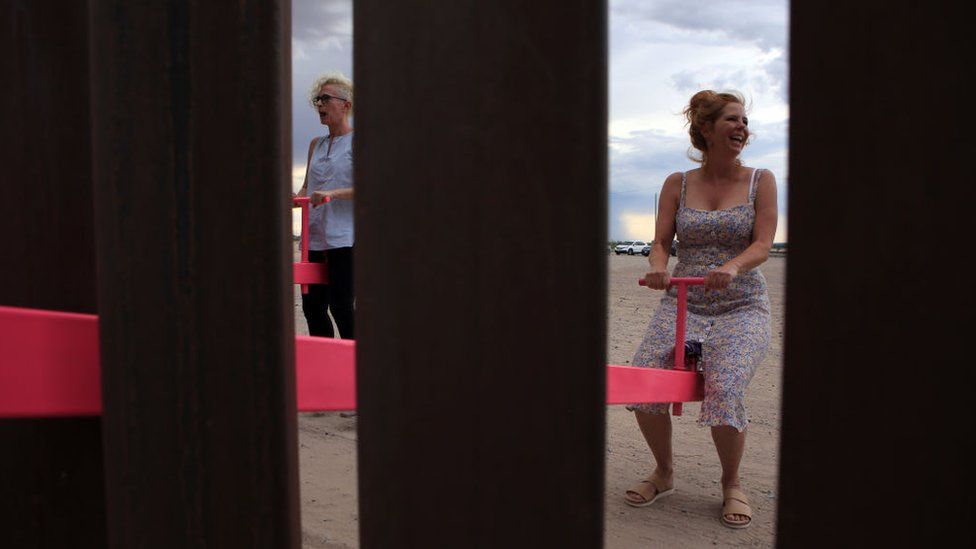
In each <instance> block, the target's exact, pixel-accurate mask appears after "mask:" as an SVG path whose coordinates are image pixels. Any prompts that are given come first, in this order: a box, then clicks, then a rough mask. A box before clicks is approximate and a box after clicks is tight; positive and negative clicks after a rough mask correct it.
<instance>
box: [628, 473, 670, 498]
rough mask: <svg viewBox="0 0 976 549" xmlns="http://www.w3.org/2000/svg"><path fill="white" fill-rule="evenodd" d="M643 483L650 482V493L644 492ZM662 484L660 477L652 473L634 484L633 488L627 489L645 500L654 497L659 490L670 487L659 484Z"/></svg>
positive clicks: (662, 490)
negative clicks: (651, 489) (651, 490)
mask: <svg viewBox="0 0 976 549" xmlns="http://www.w3.org/2000/svg"><path fill="white" fill-rule="evenodd" d="M645 484H650V485H651V488H653V492H650V493H648V492H646V491H645V489H646V486H644V485H645ZM663 485H664V483H663V482H661V479H660V478H659V477H658V476H657V475H656V474H654V473H652V474H651V476H649V477H647V478H646V479H644V480H642V481H640V482H638V483H637V485H636V486H634V487H633V488H631V489H630V490H627V491H628V492H633V493H635V494H638V495H639V496H640V497H642V498H644V500H645V501H650V500H652V499H654V498H656V497H657V496H658V494H660V493H661V492H664V491H666V490H670V489H671V488H661V486H663Z"/></svg>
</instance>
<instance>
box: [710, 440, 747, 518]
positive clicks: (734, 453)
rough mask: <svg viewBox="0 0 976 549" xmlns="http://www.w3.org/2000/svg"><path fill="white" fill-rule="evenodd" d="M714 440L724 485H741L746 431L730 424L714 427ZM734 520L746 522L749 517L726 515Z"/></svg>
mask: <svg viewBox="0 0 976 549" xmlns="http://www.w3.org/2000/svg"><path fill="white" fill-rule="evenodd" d="M712 440H713V441H715V450H716V451H718V460H719V462H720V463H721V464H722V486H723V487H726V486H738V485H739V464H740V463H741V462H742V454H743V453H745V449H746V431H745V429H743V430H742V432H739V430H738V429H736V428H735V427H731V426H729V425H718V426H714V427H712ZM725 518H726V519H727V520H730V521H732V522H745V521H748V520H749V517H746V516H745V515H725Z"/></svg>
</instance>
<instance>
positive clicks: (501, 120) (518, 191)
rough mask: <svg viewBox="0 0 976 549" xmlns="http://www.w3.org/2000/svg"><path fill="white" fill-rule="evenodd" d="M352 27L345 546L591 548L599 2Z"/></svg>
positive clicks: (406, 13)
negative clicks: (355, 524)
mask: <svg viewBox="0 0 976 549" xmlns="http://www.w3.org/2000/svg"><path fill="white" fill-rule="evenodd" d="M354 17H355V29H356V36H355V42H356V43H355V59H354V61H355V64H354V66H355V84H356V98H357V104H356V165H355V169H356V224H357V225H356V230H357V233H356V238H357V242H356V262H357V263H356V277H357V279H356V288H357V292H358V293H357V307H358V308H357V319H356V322H357V327H356V330H357V332H356V335H357V339H358V341H357V353H358V354H357V368H358V372H357V387H358V395H357V403H358V409H359V419H358V421H359V439H358V440H359V474H360V484H359V486H360V491H359V496H360V511H361V517H360V522H361V530H360V532H361V542H362V545H363V546H364V547H369V548H380V547H507V546H512V545H513V544H515V545H517V546H521V547H598V546H600V545H601V544H602V541H603V498H604V494H603V471H604V469H603V459H604V455H605V450H604V415H605V396H606V393H605V384H606V361H605V353H606V346H605V341H606V339H605V328H606V242H607V240H606V233H607V226H606V220H607V214H606V205H607V195H606V190H607V41H606V32H607V28H606V23H607V5H606V3H605V2H602V1H597V2H591V1H588V0H570V1H568V2H566V1H560V2H553V1H540V2H516V1H511V0H501V1H497V2H471V1H459V2H439V3H431V2H420V1H413V0H410V1H404V2H388V1H386V0H362V1H359V2H357V3H356V10H355V16H354Z"/></svg>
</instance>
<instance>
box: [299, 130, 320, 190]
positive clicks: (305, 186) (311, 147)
mask: <svg viewBox="0 0 976 549" xmlns="http://www.w3.org/2000/svg"><path fill="white" fill-rule="evenodd" d="M318 139H319V138H318V137H313V138H312V142H311V143H309V145H308V160H306V161H305V179H304V181H302V188H301V189H299V191H298V194H296V195H295V196H308V167H309V165H310V164H311V163H312V151H314V150H315V142H316V141H318Z"/></svg>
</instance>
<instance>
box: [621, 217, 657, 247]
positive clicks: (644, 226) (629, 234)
mask: <svg viewBox="0 0 976 549" xmlns="http://www.w3.org/2000/svg"><path fill="white" fill-rule="evenodd" d="M620 222H621V225H623V238H624V239H628V240H644V241H645V242H650V241H651V238H652V237H653V236H654V214H653V212H652V213H643V212H622V213H621V214H620Z"/></svg>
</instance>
